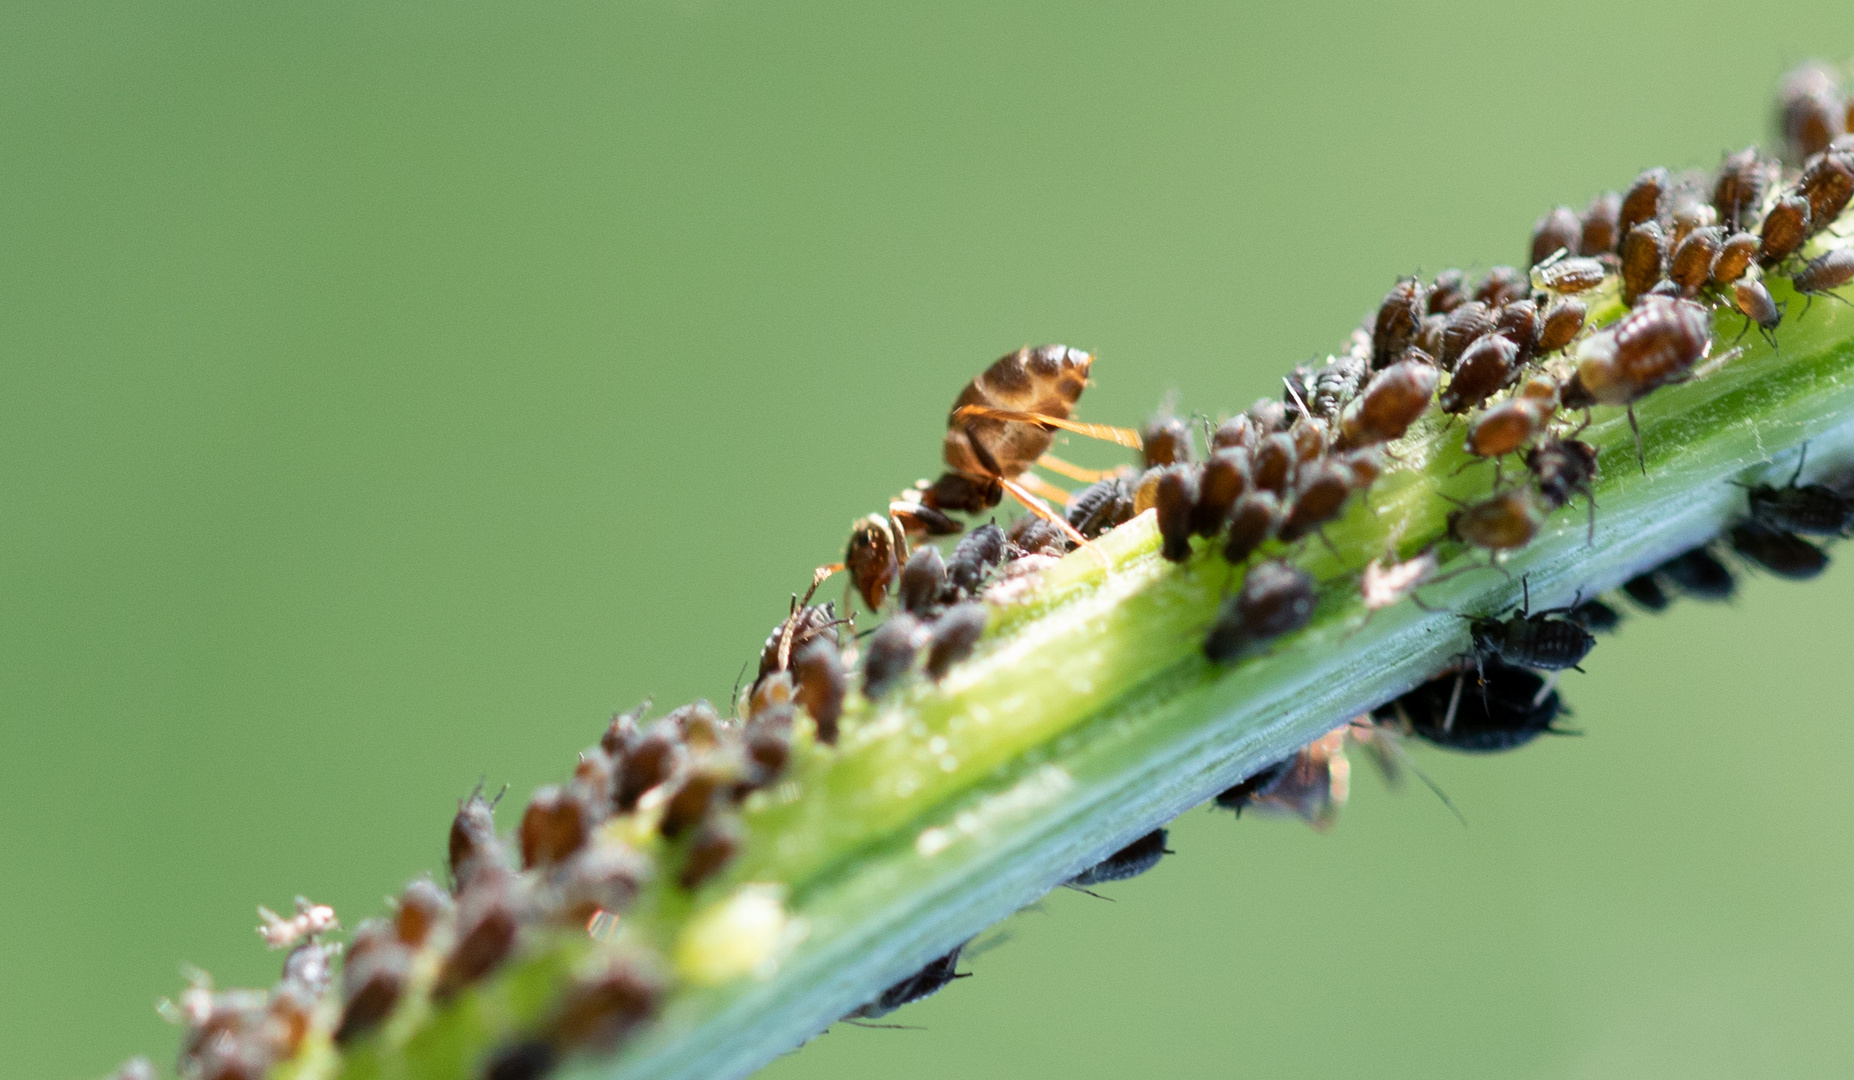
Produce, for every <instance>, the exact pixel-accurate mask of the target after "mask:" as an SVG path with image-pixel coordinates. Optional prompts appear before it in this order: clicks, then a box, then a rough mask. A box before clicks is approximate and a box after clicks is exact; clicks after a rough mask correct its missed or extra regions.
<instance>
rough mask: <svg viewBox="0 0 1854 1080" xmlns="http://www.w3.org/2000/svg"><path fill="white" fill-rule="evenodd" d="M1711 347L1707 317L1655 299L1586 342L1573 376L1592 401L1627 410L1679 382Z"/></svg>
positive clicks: (1685, 305) (1684, 304) (1690, 306)
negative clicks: (1649, 394)
mask: <svg viewBox="0 0 1854 1080" xmlns="http://www.w3.org/2000/svg"><path fill="white" fill-rule="evenodd" d="M1711 347H1712V316H1711V313H1710V312H1708V311H1707V309H1706V308H1704V307H1702V306H1701V305H1699V304H1696V303H1694V302H1692V301H1690V300H1659V299H1657V300H1655V301H1653V302H1652V303H1648V304H1644V305H1642V306H1641V307H1640V308H1637V309H1636V310H1635V311H1632V312H1630V313H1629V314H1627V315H1625V316H1624V317H1623V318H1622V319H1621V320H1619V321H1618V322H1616V323H1615V324H1614V325H1613V326H1610V327H1607V328H1606V329H1604V330H1603V331H1601V332H1599V333H1597V334H1594V335H1592V336H1591V337H1590V338H1588V339H1586V340H1585V341H1584V343H1583V345H1582V346H1580V347H1579V348H1578V350H1577V375H1578V378H1579V380H1580V381H1581V382H1582V384H1583V387H1584V389H1585V390H1587V391H1588V392H1589V394H1590V396H1591V397H1592V398H1594V399H1595V400H1596V401H1598V402H1601V403H1603V404H1605V405H1627V404H1630V403H1632V402H1634V401H1636V400H1638V399H1640V398H1641V397H1642V396H1643V395H1645V394H1647V393H1648V392H1649V391H1651V390H1654V389H1656V388H1657V387H1661V386H1665V385H1667V384H1668V383H1672V382H1679V381H1681V380H1682V379H1685V378H1686V377H1687V376H1688V375H1689V374H1690V373H1691V372H1692V370H1693V365H1694V364H1696V363H1698V362H1699V361H1700V360H1701V359H1703V358H1704V357H1705V356H1706V353H1707V351H1708V350H1709V349H1710V348H1711Z"/></svg>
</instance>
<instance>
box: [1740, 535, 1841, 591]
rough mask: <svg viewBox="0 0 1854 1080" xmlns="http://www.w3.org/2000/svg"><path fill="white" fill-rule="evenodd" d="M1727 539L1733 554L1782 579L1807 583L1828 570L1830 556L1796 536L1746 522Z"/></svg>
mask: <svg viewBox="0 0 1854 1080" xmlns="http://www.w3.org/2000/svg"><path fill="white" fill-rule="evenodd" d="M1727 537H1728V538H1729V539H1730V541H1731V544H1732V550H1733V551H1736V552H1737V553H1738V554H1739V555H1741V556H1743V557H1744V558H1746V559H1749V560H1750V561H1751V562H1754V563H1756V564H1757V565H1759V566H1761V567H1763V568H1764V569H1766V570H1768V571H1770V572H1771V573H1773V574H1775V575H1777V576H1778V577H1781V578H1788V579H1790V580H1791V581H1807V580H1809V579H1810V578H1812V577H1814V576H1816V575H1817V574H1819V573H1821V572H1822V571H1824V570H1826V569H1828V552H1826V551H1823V550H1822V549H1821V548H1819V547H1816V546H1815V545H1814V544H1811V543H1810V542H1809V541H1807V540H1804V539H1803V538H1802V537H1800V536H1797V535H1796V534H1795V533H1788V532H1784V531H1782V530H1781V529H1773V528H1771V527H1770V526H1768V525H1760V524H1759V523H1757V522H1755V521H1745V522H1740V523H1739V524H1737V525H1734V526H1732V531H1731V532H1730V533H1728V534H1727Z"/></svg>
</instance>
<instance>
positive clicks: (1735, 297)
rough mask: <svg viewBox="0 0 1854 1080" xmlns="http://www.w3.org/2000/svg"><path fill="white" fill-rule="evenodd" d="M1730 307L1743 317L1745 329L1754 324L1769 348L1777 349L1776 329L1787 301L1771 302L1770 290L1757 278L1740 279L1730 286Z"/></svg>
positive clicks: (1781, 321) (1781, 322) (1780, 323)
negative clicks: (1768, 343) (1768, 344)
mask: <svg viewBox="0 0 1854 1080" xmlns="http://www.w3.org/2000/svg"><path fill="white" fill-rule="evenodd" d="M1732 306H1734V307H1736V308H1737V309H1738V313H1739V314H1740V315H1743V316H1744V317H1745V326H1746V328H1747V329H1749V328H1750V325H1751V324H1752V323H1756V324H1757V328H1758V332H1759V333H1761V334H1763V335H1764V340H1765V341H1768V342H1770V347H1771V348H1773V349H1774V348H1776V347H1777V327H1779V326H1781V325H1783V309H1784V308H1785V307H1787V306H1788V302H1787V301H1786V302H1785V303H1782V304H1779V303H1777V302H1776V301H1775V300H1772V299H1771V298H1770V290H1769V289H1767V288H1765V287H1764V283H1763V282H1762V281H1760V280H1758V279H1757V278H1741V279H1739V280H1738V281H1736V282H1734V283H1733V284H1732ZM1740 336H1743V335H1740Z"/></svg>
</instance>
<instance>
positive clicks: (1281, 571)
mask: <svg viewBox="0 0 1854 1080" xmlns="http://www.w3.org/2000/svg"><path fill="white" fill-rule="evenodd" d="M1314 599H1315V585H1314V581H1313V577H1312V575H1310V574H1308V573H1307V572H1306V571H1305V570H1301V569H1299V568H1298V567H1294V566H1290V565H1288V564H1287V563H1284V562H1265V563H1262V564H1260V565H1259V566H1255V567H1253V568H1251V569H1250V570H1249V572H1248V574H1246V575H1244V577H1243V582H1242V590H1241V591H1240V592H1238V593H1237V594H1236V595H1235V596H1232V597H1230V598H1229V599H1228V600H1225V601H1224V602H1223V607H1222V609H1221V610H1219V611H1218V612H1217V621H1216V623H1215V624H1214V625H1213V626H1212V627H1211V629H1210V634H1209V636H1208V637H1206V638H1205V639H1204V655H1205V656H1207V657H1209V658H1210V659H1211V660H1212V661H1213V662H1215V663H1219V664H1229V663H1234V662H1235V661H1237V660H1239V659H1241V658H1242V657H1243V656H1245V655H1247V654H1248V653H1249V652H1251V651H1253V650H1254V649H1255V648H1257V647H1258V646H1261V645H1263V644H1265V643H1266V642H1268V641H1270V640H1272V639H1274V638H1277V637H1279V636H1281V635H1282V634H1287V633H1291V632H1293V631H1295V630H1299V629H1300V628H1301V627H1303V626H1306V625H1307V623H1308V621H1310V620H1311V619H1312V618H1313V602H1314Z"/></svg>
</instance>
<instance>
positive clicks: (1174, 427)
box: [1140, 416, 1196, 469]
mask: <svg viewBox="0 0 1854 1080" xmlns="http://www.w3.org/2000/svg"><path fill="white" fill-rule="evenodd" d="M1140 441H1141V442H1142V443H1143V444H1144V446H1142V447H1141V449H1140V455H1141V457H1142V458H1143V459H1144V460H1145V467H1146V468H1148V469H1152V468H1157V467H1158V466H1160V465H1179V464H1183V463H1184V462H1187V461H1190V460H1191V459H1192V458H1193V457H1195V456H1196V455H1195V454H1194V453H1193V452H1192V449H1191V428H1190V425H1188V424H1186V423H1185V422H1184V421H1183V420H1181V419H1179V418H1178V417H1176V416H1155V417H1153V418H1152V419H1151V420H1149V421H1147V422H1146V426H1145V427H1144V428H1141V429H1140Z"/></svg>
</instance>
